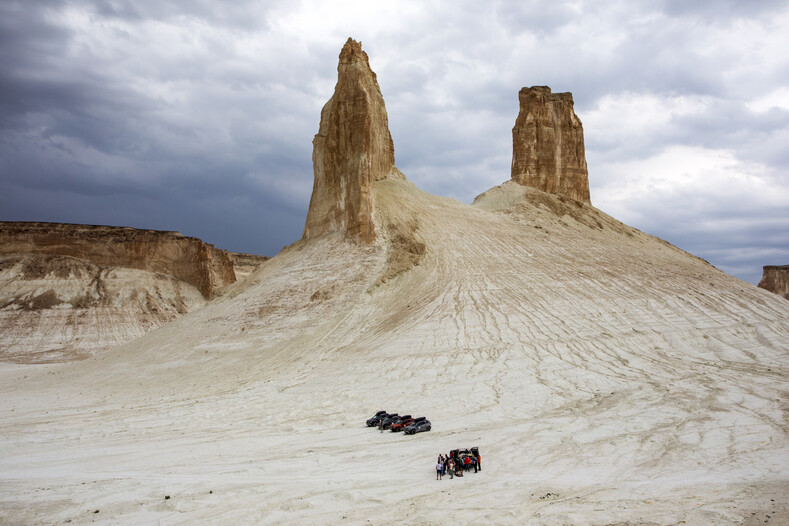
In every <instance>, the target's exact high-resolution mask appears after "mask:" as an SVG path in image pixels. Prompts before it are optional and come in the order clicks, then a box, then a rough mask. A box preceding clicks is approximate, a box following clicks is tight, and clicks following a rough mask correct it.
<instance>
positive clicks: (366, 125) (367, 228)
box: [303, 38, 399, 244]
mask: <svg viewBox="0 0 789 526" xmlns="http://www.w3.org/2000/svg"><path fill="white" fill-rule="evenodd" d="M312 145H313V152H312V162H313V170H314V174H315V183H314V186H313V189H312V198H311V199H310V208H309V212H308V213H307V221H306V224H305V227H304V235H303V238H304V239H309V238H314V237H317V236H320V235H322V234H324V233H327V232H334V231H342V232H347V233H348V235H349V236H350V237H351V238H353V239H355V240H356V241H358V242H360V243H363V244H367V243H371V242H373V241H374V240H375V238H376V233H375V225H374V224H373V183H374V182H375V181H378V180H380V179H383V178H385V177H386V176H387V175H389V174H390V173H397V174H399V172H396V169H395V166H394V145H393V143H392V136H391V134H390V133H389V120H388V118H387V115H386V106H385V105H384V99H383V96H382V95H381V89H380V88H379V87H378V81H377V79H376V75H375V73H374V72H373V71H372V69H370V63H369V60H368V58H367V53H365V52H364V51H362V45H361V43H360V42H356V41H355V40H353V39H351V38H349V39H348V41H347V42H346V43H345V46H343V48H342V51H341V52H340V61H339V64H338V66H337V85H336V86H335V88H334V95H332V97H331V98H330V99H329V101H328V102H327V103H326V105H325V106H324V107H323V110H322V111H321V122H320V128H319V130H318V134H317V135H315V138H314V139H313V141H312Z"/></svg>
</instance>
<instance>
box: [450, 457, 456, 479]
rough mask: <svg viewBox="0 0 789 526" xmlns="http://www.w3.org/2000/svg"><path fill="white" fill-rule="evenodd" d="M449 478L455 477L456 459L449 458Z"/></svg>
mask: <svg viewBox="0 0 789 526" xmlns="http://www.w3.org/2000/svg"><path fill="white" fill-rule="evenodd" d="M449 478H450V479H453V478H455V461H454V460H453V459H451V458H450V459H449Z"/></svg>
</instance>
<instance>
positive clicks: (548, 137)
mask: <svg viewBox="0 0 789 526" xmlns="http://www.w3.org/2000/svg"><path fill="white" fill-rule="evenodd" d="M518 99H519V100H520V112H519V113H518V118H517V119H516V121H515V126H514V127H513V128H512V179H513V181H515V182H517V183H519V184H522V185H524V186H531V187H533V188H537V189H538V190H542V191H544V192H550V193H552V194H556V195H560V196H564V197H569V198H570V199H575V200H576V201H581V202H583V203H587V204H591V201H590V199H589V175H588V172H587V169H586V155H585V152H584V130H583V126H582V125H581V121H580V119H578V117H577V116H576V115H575V112H574V111H573V96H572V94H571V93H551V88H549V87H547V86H533V87H531V88H523V89H521V90H520V92H519V93H518Z"/></svg>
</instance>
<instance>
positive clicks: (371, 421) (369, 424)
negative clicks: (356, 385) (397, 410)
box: [367, 411, 389, 427]
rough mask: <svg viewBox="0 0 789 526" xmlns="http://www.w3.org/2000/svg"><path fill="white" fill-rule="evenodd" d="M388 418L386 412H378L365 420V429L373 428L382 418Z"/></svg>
mask: <svg viewBox="0 0 789 526" xmlns="http://www.w3.org/2000/svg"><path fill="white" fill-rule="evenodd" d="M387 416H389V415H388V414H387V412H386V411H378V412H377V413H375V416H374V417H372V418H368V419H367V427H375V426H377V425H378V421H379V420H381V419H382V418H384V417H387Z"/></svg>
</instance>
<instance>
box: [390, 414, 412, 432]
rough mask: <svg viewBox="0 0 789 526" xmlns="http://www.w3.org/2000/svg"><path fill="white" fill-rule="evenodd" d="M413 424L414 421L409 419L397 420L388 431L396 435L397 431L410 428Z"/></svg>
mask: <svg viewBox="0 0 789 526" xmlns="http://www.w3.org/2000/svg"><path fill="white" fill-rule="evenodd" d="M413 423H414V419H413V418H410V417H409V418H406V419H404V420H398V421H397V422H395V423H394V424H392V425H391V427H390V428H389V429H391V430H392V431H393V432H395V433H396V432H398V431H402V430H403V429H405V428H406V426H410V425H411V424H413Z"/></svg>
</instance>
